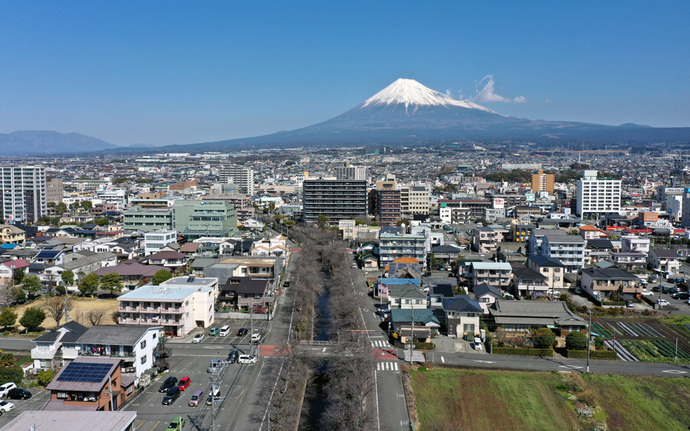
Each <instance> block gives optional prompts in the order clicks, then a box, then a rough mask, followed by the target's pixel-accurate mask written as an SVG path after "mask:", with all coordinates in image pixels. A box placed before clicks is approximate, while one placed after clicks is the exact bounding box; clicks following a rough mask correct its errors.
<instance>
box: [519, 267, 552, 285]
mask: <svg viewBox="0 0 690 431" xmlns="http://www.w3.org/2000/svg"><path fill="white" fill-rule="evenodd" d="M513 278H515V279H516V280H518V281H536V282H539V283H543V282H544V281H545V280H546V276H545V275H543V274H541V273H540V272H539V271H535V270H533V269H532V268H517V269H513Z"/></svg>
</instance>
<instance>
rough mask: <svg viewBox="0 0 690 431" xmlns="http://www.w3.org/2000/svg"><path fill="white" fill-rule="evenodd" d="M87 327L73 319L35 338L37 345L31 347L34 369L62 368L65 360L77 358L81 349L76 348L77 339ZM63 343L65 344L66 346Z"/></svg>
mask: <svg viewBox="0 0 690 431" xmlns="http://www.w3.org/2000/svg"><path fill="white" fill-rule="evenodd" d="M87 329H88V328H86V327H85V326H83V325H81V324H79V323H77V322H75V321H74V320H72V321H69V322H67V323H65V324H64V325H62V326H60V327H59V328H57V329H55V330H53V331H50V332H47V333H45V334H43V335H41V336H40V337H38V338H34V339H33V342H34V343H36V347H34V348H33V349H31V359H32V360H33V362H34V369H35V370H46V369H47V370H51V369H56V368H60V367H61V366H62V365H63V363H64V361H71V360H73V359H76V358H77V356H79V351H78V350H77V349H76V348H75V347H76V343H77V340H78V339H79V337H81V336H82V335H83V334H84V333H85V332H86V330H87ZM63 344H65V346H64V347H63Z"/></svg>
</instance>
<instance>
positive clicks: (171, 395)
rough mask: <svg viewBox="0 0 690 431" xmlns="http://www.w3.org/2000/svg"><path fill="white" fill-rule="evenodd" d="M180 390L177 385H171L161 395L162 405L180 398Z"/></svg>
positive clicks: (167, 404)
mask: <svg viewBox="0 0 690 431" xmlns="http://www.w3.org/2000/svg"><path fill="white" fill-rule="evenodd" d="M181 393H182V391H181V390H180V387H179V386H173V387H172V388H170V389H169V390H168V392H167V393H166V394H165V396H164V397H163V405H164V406H169V405H171V404H172V403H174V402H175V400H176V399H178V398H180V394H181Z"/></svg>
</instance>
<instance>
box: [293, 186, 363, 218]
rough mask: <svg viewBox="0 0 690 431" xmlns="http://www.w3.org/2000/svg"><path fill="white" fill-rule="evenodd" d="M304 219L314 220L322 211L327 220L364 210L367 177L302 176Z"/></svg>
mask: <svg viewBox="0 0 690 431" xmlns="http://www.w3.org/2000/svg"><path fill="white" fill-rule="evenodd" d="M302 202H303V207H304V209H303V218H304V221H307V222H313V221H316V220H317V219H318V218H319V216H320V215H321V214H323V215H324V216H325V217H326V219H327V220H329V221H338V220H342V219H349V218H357V217H362V216H365V215H366V214H367V182H366V180H327V179H318V180H304V182H303V183H302Z"/></svg>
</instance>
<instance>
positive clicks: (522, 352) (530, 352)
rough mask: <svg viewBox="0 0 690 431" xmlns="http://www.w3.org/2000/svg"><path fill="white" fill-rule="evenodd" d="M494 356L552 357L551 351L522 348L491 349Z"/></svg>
mask: <svg viewBox="0 0 690 431" xmlns="http://www.w3.org/2000/svg"><path fill="white" fill-rule="evenodd" d="M491 353H492V354H494V355H519V356H553V349H528V348H524V347H495V346H494V347H492V350H491Z"/></svg>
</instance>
